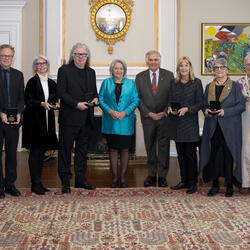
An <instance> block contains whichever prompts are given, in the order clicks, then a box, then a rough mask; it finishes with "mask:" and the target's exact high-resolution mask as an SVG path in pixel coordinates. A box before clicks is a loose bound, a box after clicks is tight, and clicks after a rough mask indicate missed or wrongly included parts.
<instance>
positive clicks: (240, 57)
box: [201, 23, 250, 75]
mask: <svg viewBox="0 0 250 250" xmlns="http://www.w3.org/2000/svg"><path fill="white" fill-rule="evenodd" d="M249 47H250V24H249V23H202V57H201V58H202V59H201V60H202V62H201V73H202V75H211V74H213V62H214V60H215V59H216V58H218V57H220V56H224V57H226V58H227V60H228V66H229V71H228V72H229V74H232V75H240V74H244V66H243V61H244V57H245V56H246V55H247V54H250V48H249Z"/></svg>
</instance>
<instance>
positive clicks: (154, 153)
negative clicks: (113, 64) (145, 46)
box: [135, 50, 174, 187]
mask: <svg viewBox="0 0 250 250" xmlns="http://www.w3.org/2000/svg"><path fill="white" fill-rule="evenodd" d="M146 63H147V65H148V69H147V70H145V71H142V72H140V73H139V74H137V75H136V79H135V82H136V86H137V89H138V93H139V98H140V104H139V110H140V113H141V121H142V125H143V132H144V141H145V146H146V151H147V158H148V176H147V178H146V180H145V181H144V186H146V187H147V186H152V185H153V184H155V183H156V181H157V174H158V186H159V187H167V186H168V184H167V181H166V176H167V173H168V168H169V144H170V141H169V137H168V132H167V128H166V126H167V124H166V123H167V118H166V114H167V105H168V102H169V100H168V97H169V88H170V82H171V80H172V79H173V78H174V75H173V73H172V72H170V71H168V70H165V69H162V68H160V63H161V55H160V53H159V52H158V51H155V50H152V51H149V52H147V53H146Z"/></svg>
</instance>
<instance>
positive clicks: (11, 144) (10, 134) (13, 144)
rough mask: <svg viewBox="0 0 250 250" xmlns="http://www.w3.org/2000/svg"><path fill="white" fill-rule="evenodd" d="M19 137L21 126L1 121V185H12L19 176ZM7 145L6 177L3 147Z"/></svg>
mask: <svg viewBox="0 0 250 250" xmlns="http://www.w3.org/2000/svg"><path fill="white" fill-rule="evenodd" d="M18 137H19V127H18V126H17V125H9V124H4V123H2V122H0V148H1V159H0V186H1V187H3V186H4V185H5V186H6V187H10V186H12V185H13V184H14V182H15V181H16V178H17V171H16V168H17V160H16V150H17V144H18ZM3 144H4V147H5V178H4V176H3V167H2V166H3V164H2V148H3Z"/></svg>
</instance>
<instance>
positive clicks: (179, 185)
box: [171, 182, 188, 190]
mask: <svg viewBox="0 0 250 250" xmlns="http://www.w3.org/2000/svg"><path fill="white" fill-rule="evenodd" d="M187 187H188V186H187V184H185V183H184V182H180V183H178V184H177V185H175V186H173V187H171V189H173V190H179V189H184V188H187Z"/></svg>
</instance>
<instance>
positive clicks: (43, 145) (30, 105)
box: [22, 74, 58, 150]
mask: <svg viewBox="0 0 250 250" xmlns="http://www.w3.org/2000/svg"><path fill="white" fill-rule="evenodd" d="M48 88H49V96H51V95H53V96H55V95H56V83H55V81H53V80H51V79H48ZM24 99H25V105H26V106H25V109H24V113H23V136H22V146H23V147H25V148H28V149H30V148H31V149H48V150H52V149H57V148H58V141H57V137H56V129H55V115H54V110H52V109H51V110H49V111H48V129H47V122H46V110H45V109H44V108H43V107H42V106H41V102H44V101H45V97H44V92H43V88H42V85H41V81H40V78H39V76H38V75H37V74H36V75H35V76H34V77H32V78H31V79H30V80H29V81H28V83H27V85H26V88H25V92H24Z"/></svg>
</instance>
